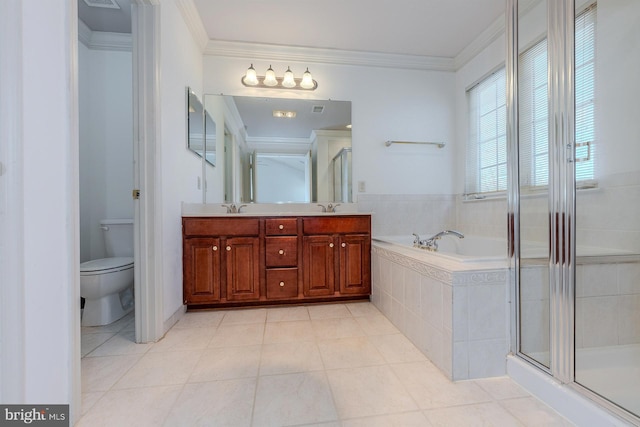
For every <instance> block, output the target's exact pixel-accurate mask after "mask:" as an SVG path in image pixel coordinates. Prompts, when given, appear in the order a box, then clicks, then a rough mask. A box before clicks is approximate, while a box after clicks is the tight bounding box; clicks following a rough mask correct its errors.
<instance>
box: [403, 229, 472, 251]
mask: <svg viewBox="0 0 640 427" xmlns="http://www.w3.org/2000/svg"><path fill="white" fill-rule="evenodd" d="M449 234H452V235H454V236H456V237H458V238H460V239H464V234H462V233H460V232H459V231H455V230H444V231H441V232H439V233H436V234H435V235H433V236H431V237H429V238H428V239H426V240H423V241H419V246H420V247H421V248H424V249H427V250H429V251H434V252H435V251H437V250H438V239H440V238H441V237H442V236H447V235H449ZM414 236H415V234H414ZM414 246H415V240H414Z"/></svg>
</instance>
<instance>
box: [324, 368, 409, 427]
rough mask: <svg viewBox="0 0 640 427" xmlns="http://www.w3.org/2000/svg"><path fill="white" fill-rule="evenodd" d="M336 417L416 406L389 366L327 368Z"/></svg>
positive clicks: (406, 408) (405, 410)
mask: <svg viewBox="0 0 640 427" xmlns="http://www.w3.org/2000/svg"><path fill="white" fill-rule="evenodd" d="M327 376H328V378H329V383H330V384H331V390H332V391H333V396H334V399H335V402H336V406H337V407H338V414H339V415H340V419H345V418H360V417H365V416H371V415H385V414H393V413H398V412H408V411H414V410H416V409H418V407H417V405H416V403H415V402H414V401H413V399H412V398H411V396H410V395H409V393H407V391H406V390H405V388H404V387H403V385H402V383H401V382H400V381H398V378H397V377H396V376H395V375H394V373H393V371H392V370H391V369H390V368H389V366H386V365H383V366H370V367H364V368H350V369H336V370H330V371H327Z"/></svg>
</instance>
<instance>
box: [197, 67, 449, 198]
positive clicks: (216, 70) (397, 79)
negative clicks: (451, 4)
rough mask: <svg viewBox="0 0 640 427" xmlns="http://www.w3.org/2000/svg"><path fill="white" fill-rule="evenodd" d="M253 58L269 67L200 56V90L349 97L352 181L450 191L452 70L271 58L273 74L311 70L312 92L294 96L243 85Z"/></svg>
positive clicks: (372, 188)
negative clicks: (392, 142) (395, 143)
mask: <svg viewBox="0 0 640 427" xmlns="http://www.w3.org/2000/svg"><path fill="white" fill-rule="evenodd" d="M251 62H252V63H253V65H254V67H255V68H256V70H259V72H258V74H263V71H261V70H266V69H267V68H268V66H269V65H270V63H267V62H256V61H254V60H253V59H250V58H247V59H238V58H226V57H217V56H211V55H207V56H205V58H204V92H205V93H211V94H219V93H224V94H225V95H242V96H251V95H257V96H269V97H284V98H287V97H289V98H308V99H334V100H345V101H351V102H352V121H353V129H352V136H353V180H354V182H358V181H365V183H366V192H367V193H370V194H450V193H452V192H453V190H454V189H453V185H452V181H451V175H452V171H453V166H454V151H455V150H454V145H455V144H454V143H453V141H454V135H455V132H454V129H455V123H454V119H455V117H454V102H455V101H454V96H453V93H454V88H455V86H454V85H455V75H454V73H452V72H440V71H419V70H393V69H388V68H375V67H361V66H342V65H331V64H296V63H295V62H291V63H287V64H284V63H277V62H272V63H271V65H272V66H273V68H274V69H275V70H278V72H277V73H276V74H278V75H280V74H282V73H283V70H286V68H287V66H288V65H290V66H291V69H292V70H293V71H294V72H298V74H301V73H302V71H303V70H304V68H305V67H307V66H308V67H309V69H310V70H311V71H312V73H313V75H314V79H315V80H317V81H318V89H317V90H316V91H314V92H312V93H300V92H298V91H282V90H273V89H255V88H247V87H244V86H242V84H241V83H240V78H241V76H242V75H243V74H244V72H245V71H246V69H247V67H248V66H249V64H250V63H251ZM281 70H282V71H281ZM390 139H392V140H415V141H444V142H446V143H447V144H448V145H447V147H446V148H443V149H438V148H437V147H435V146H425V145H419V146H407V145H400V146H391V147H388V148H387V147H385V145H384V142H385V141H387V140H390ZM354 191H355V190H354ZM354 196H356V197H354V198H357V195H356V194H354Z"/></svg>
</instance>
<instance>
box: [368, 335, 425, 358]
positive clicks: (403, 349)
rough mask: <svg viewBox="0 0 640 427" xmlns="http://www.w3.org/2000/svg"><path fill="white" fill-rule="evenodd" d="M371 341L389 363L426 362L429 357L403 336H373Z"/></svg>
mask: <svg viewBox="0 0 640 427" xmlns="http://www.w3.org/2000/svg"><path fill="white" fill-rule="evenodd" d="M369 340H370V341H371V342H372V343H373V345H374V346H375V347H376V348H377V349H378V351H379V352H380V354H382V356H383V357H384V358H385V360H386V361H387V362H389V363H405V362H424V361H426V360H427V357H426V356H425V355H424V354H423V353H422V352H421V351H420V350H418V349H417V348H416V346H414V345H413V343H412V342H411V341H409V339H408V338H407V337H405V336H404V335H402V334H393V335H372V336H370V337H369Z"/></svg>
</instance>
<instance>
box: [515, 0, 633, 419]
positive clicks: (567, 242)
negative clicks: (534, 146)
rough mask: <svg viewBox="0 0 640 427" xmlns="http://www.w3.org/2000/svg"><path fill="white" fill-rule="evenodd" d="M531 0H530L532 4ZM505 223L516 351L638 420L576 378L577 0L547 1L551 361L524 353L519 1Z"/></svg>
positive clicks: (619, 413)
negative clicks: (521, 320)
mask: <svg viewBox="0 0 640 427" xmlns="http://www.w3.org/2000/svg"><path fill="white" fill-rule="evenodd" d="M528 3H530V2H528ZM505 17H506V42H507V43H506V45H507V57H506V84H507V88H506V95H507V97H506V112H507V173H508V175H507V182H508V187H507V209H508V212H507V225H508V230H507V232H508V257H509V279H510V301H511V352H512V353H513V354H514V355H515V356H516V357H518V358H520V359H522V360H525V361H526V362H528V363H530V364H531V365H533V366H535V367H536V368H538V369H540V370H541V371H543V372H546V373H547V374H548V375H550V376H551V377H553V379H554V380H556V381H558V382H560V383H561V384H563V385H566V386H568V387H570V388H571V389H572V390H574V391H576V392H577V393H579V394H580V395H583V396H585V397H587V398H588V399H590V400H592V401H594V402H596V403H597V404H598V405H599V406H601V407H603V408H605V409H607V410H608V411H609V412H611V413H612V414H613V415H615V416H618V417H619V418H621V419H623V420H627V421H631V422H632V423H634V422H638V419H637V418H636V417H634V416H633V415H632V414H630V413H629V412H627V411H625V410H624V409H621V407H619V406H617V405H615V404H613V403H612V402H610V401H609V400H607V399H605V398H604V397H602V396H600V395H599V394H597V393H595V392H593V391H591V390H589V389H588V388H586V387H584V386H582V385H581V384H579V383H576V382H575V300H576V298H575V297H576V289H575V271H576V268H575V267H576V262H575V261H576V246H575V243H576V230H575V229H576V223H575V218H576V185H575V146H574V141H575V61H574V60H575V1H574V0H548V2H547V25H548V28H547V40H548V47H547V52H548V63H547V75H548V93H547V97H548V106H549V196H548V204H549V239H548V243H549V287H550V289H549V301H550V303H549V304H550V306H549V309H550V313H549V314H550V322H549V329H550V330H549V338H550V339H549V356H550V358H549V367H547V366H544V365H542V364H541V363H540V362H538V361H536V360H534V359H533V358H532V357H530V356H528V355H527V354H525V353H522V352H520V346H521V337H520V315H521V312H520V307H519V306H520V255H521V251H520V186H519V141H518V138H519V133H518V132H519V126H518V114H519V110H518V78H517V77H518V57H519V50H518V0H507V1H506V11H505Z"/></svg>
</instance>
